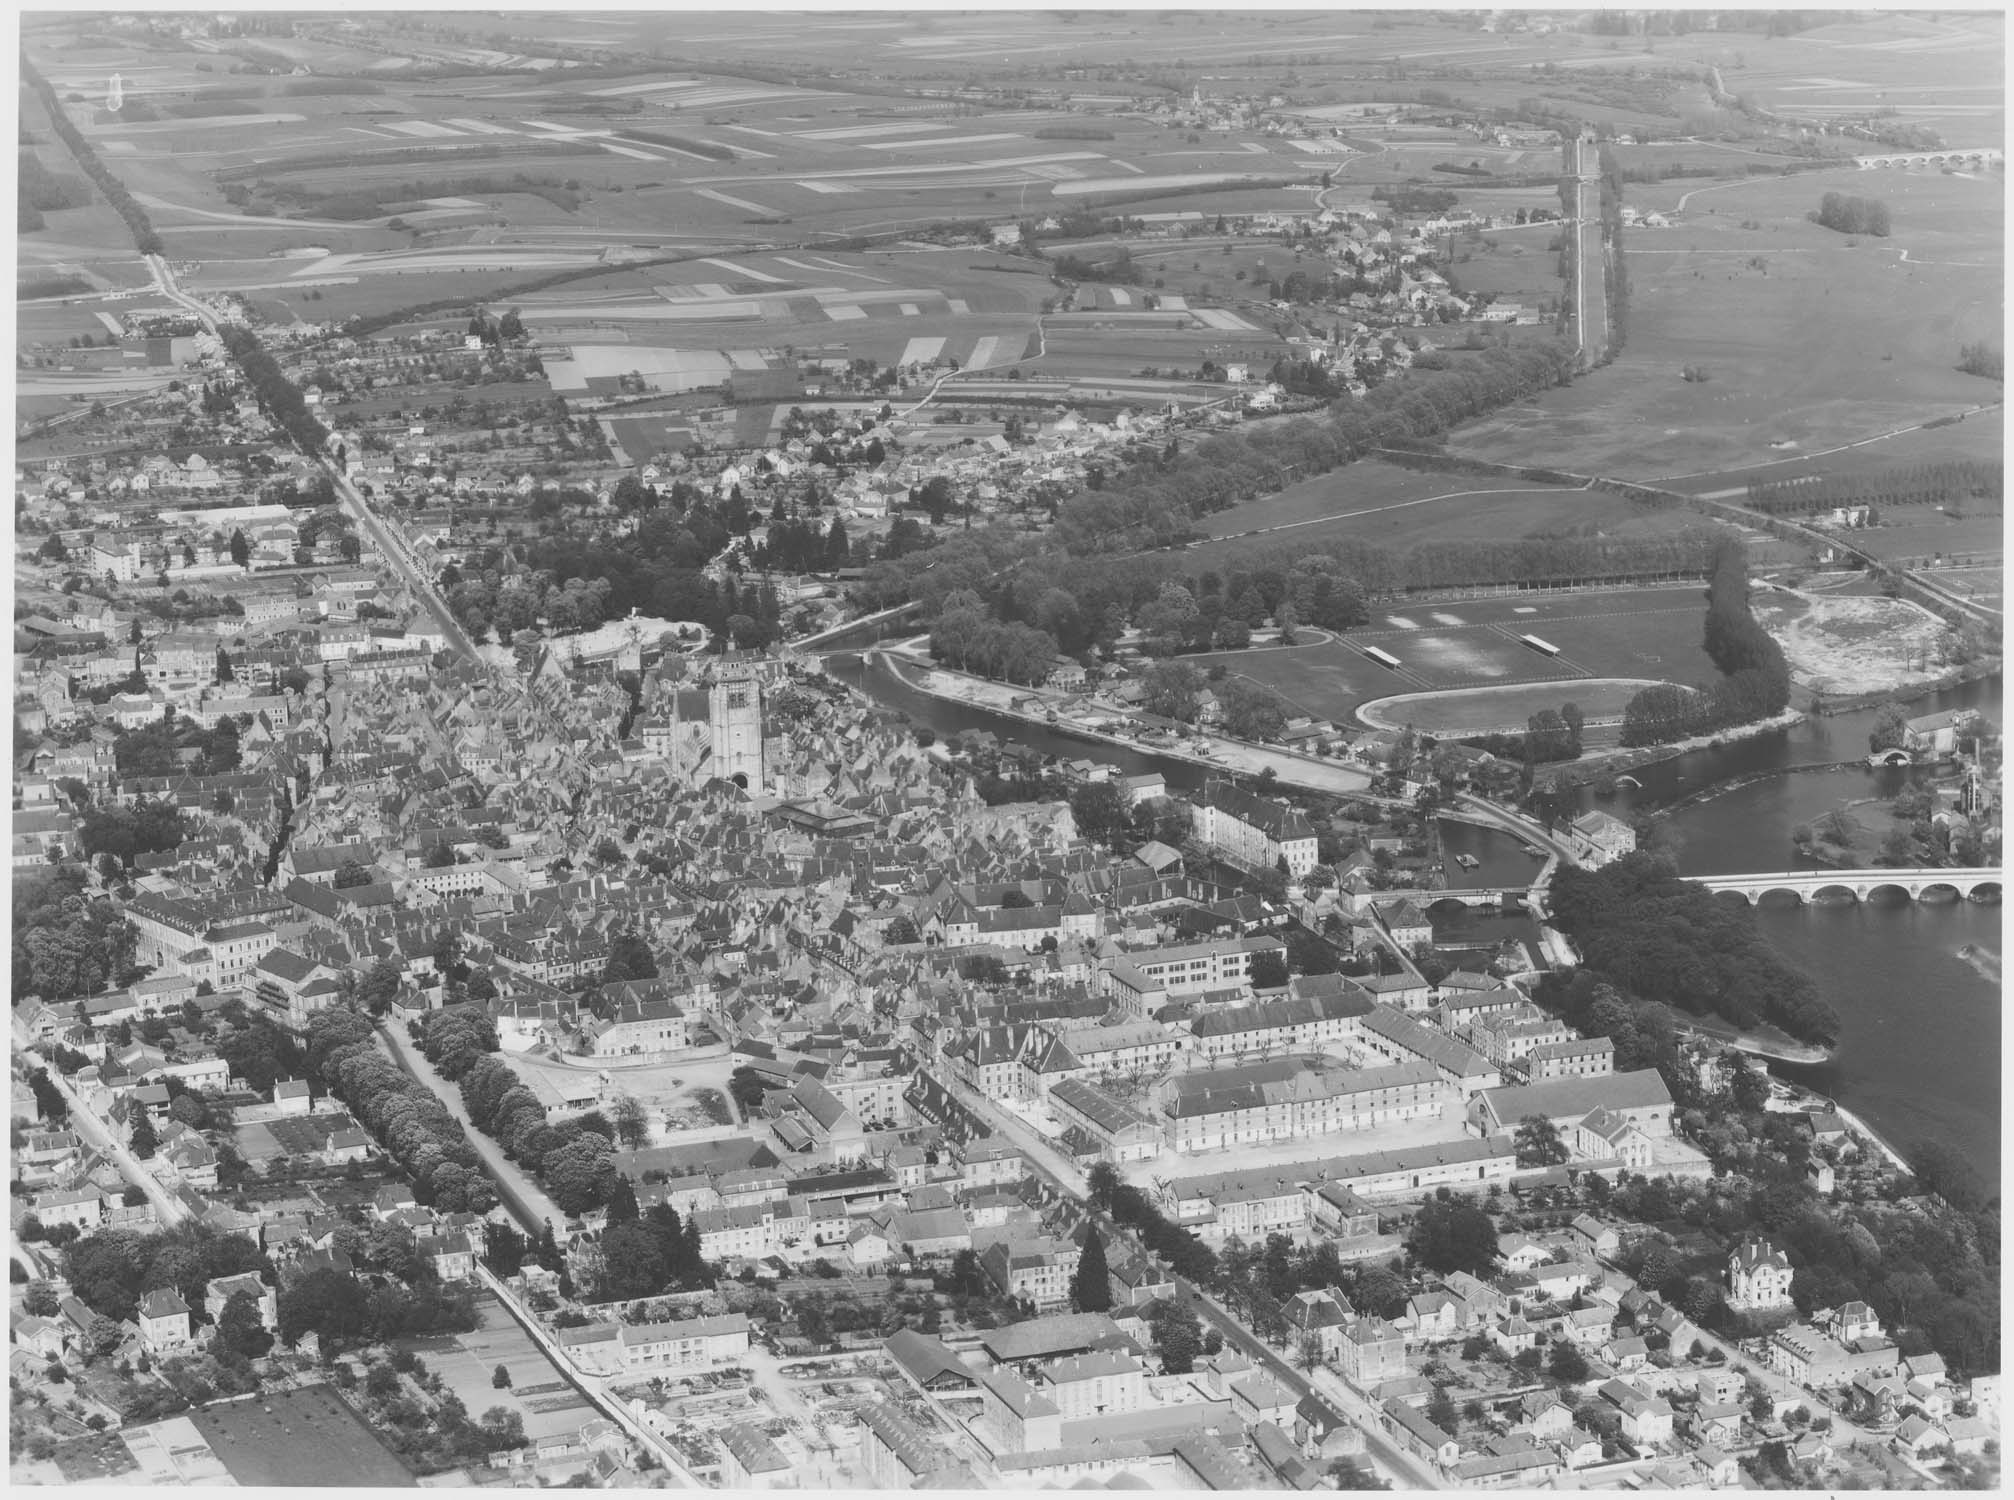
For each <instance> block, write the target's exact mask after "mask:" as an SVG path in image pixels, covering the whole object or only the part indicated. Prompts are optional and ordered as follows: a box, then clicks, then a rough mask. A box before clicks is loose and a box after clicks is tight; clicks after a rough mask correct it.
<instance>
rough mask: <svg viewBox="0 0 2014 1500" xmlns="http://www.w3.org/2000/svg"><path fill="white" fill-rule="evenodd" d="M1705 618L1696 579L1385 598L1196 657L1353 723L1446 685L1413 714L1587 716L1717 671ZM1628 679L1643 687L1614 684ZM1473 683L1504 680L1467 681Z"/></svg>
mask: <svg viewBox="0 0 2014 1500" xmlns="http://www.w3.org/2000/svg"><path fill="white" fill-rule="evenodd" d="M1704 623H1705V603H1704V599H1703V595H1702V591H1701V586H1699V585H1683V586H1677V587H1670V588H1645V589H1605V590H1599V591H1587V592H1576V593H1568V594H1537V595H1510V596H1502V597H1493V598H1485V599H1461V600H1454V601H1446V602H1429V603H1423V604H1412V603H1395V602H1388V603H1386V604H1382V605H1380V606H1379V607H1378V608H1377V610H1376V611H1375V613H1374V614H1373V616H1372V619H1371V622H1370V623H1369V624H1368V625H1367V626H1365V627H1363V628H1362V629H1360V630H1356V631H1352V632H1350V633H1349V634H1348V635H1346V636H1344V637H1342V638H1340V639H1338V640H1335V641H1325V642H1319V643H1315V644H1311V645H1307V646H1301V647H1289V648H1285V649H1271V650H1260V651H1239V652H1220V653H1215V654H1213V655H1210V656H1205V657H1197V658H1191V659H1192V660H1194V661H1196V662H1197V664H1198V665H1199V666H1204V667H1208V666H1210V665H1213V664H1215V663H1218V662H1221V663H1223V665H1224V666H1225V667H1227V668H1228V669H1229V670H1230V671H1232V672H1235V673H1237V674H1239V675H1240V676H1243V677H1246V678H1248V679H1250V680H1251V681H1253V682H1258V683H1262V684H1264V685H1265V686H1267V687H1269V688H1271V689H1272V690H1273V691H1274V692H1276V693H1278V694H1279V695H1280V697H1281V698H1283V699H1284V700H1286V702H1287V703H1289V704H1290V705H1291V706H1292V707H1294V708H1295V709H1296V710H1298V711H1299V712H1302V713H1306V714H1309V715H1311V716H1313V717H1316V718H1322V719H1327V720H1330V721H1331V722H1335V723H1349V722H1352V721H1353V720H1354V719H1355V717H1356V713H1357V709H1358V707H1359V706H1360V705H1362V704H1364V703H1367V702H1372V701H1376V700H1379V699H1387V698H1391V697H1394V696H1399V695H1422V694H1425V695H1432V694H1435V693H1436V692H1443V691H1444V692H1446V693H1448V695H1449V696H1447V697H1444V698H1441V697H1427V698H1422V699H1418V700H1417V706H1416V707H1413V708H1412V709H1411V714H1412V717H1413V718H1414V719H1415V720H1416V721H1417V722H1419V723H1420V724H1421V726H1422V727H1425V725H1426V722H1427V720H1429V719H1433V720H1435V721H1436V722H1437V723H1438V724H1440V725H1441V727H1444V728H1454V727H1460V728H1466V729H1470V730H1476V729H1486V728H1492V727H1495V726H1497V725H1499V724H1501V723H1506V722H1510V721H1511V720H1514V719H1515V720H1519V721H1521V720H1522V719H1523V718H1524V717H1527V716H1529V714H1531V713H1532V712H1535V711H1536V710H1537V709H1538V708H1544V707H1557V706H1558V705H1559V704H1560V703H1562V702H1564V701H1566V700H1567V699H1572V700H1573V701H1574V702H1576V703H1578V704H1579V705H1580V707H1581V710H1582V712H1583V713H1585V714H1587V715H1588V716H1590V717H1595V716H1597V715H1600V714H1603V713H1611V712H1620V710H1621V704H1622V703H1623V702H1626V701H1627V700H1628V698H1629V696H1630V695H1631V693H1633V692H1635V691H1636V690H1637V688H1639V687H1641V686H1642V684H1643V683H1645V682H1677V683H1682V684H1686V685H1688V686H1690V685H1693V684H1697V683H1704V682H1710V681H1712V680H1713V678H1714V676H1715V675H1716V674H1715V669H1714V666H1713V663H1712V661H1711V660H1710V659H1709V658H1708V657H1707V655H1706V653H1705V651H1704V650H1703V649H1702V648H1701V645H1700V640H1701V634H1702V631H1703V629H1704ZM1527 634H1529V635H1536V636H1538V637H1540V638H1541V639H1542V640H1544V641H1546V642H1548V643H1549V644H1551V645H1554V646H1557V647H1558V648H1559V655H1558V656H1556V657H1555V656H1547V655H1545V654H1544V653H1542V652H1540V651H1538V650H1536V649H1534V648H1533V647H1530V646H1527V645H1525V644H1524V643H1523V642H1522V641H1521V640H1519V639H1518V638H1519V637H1520V636H1523V635H1527ZM1371 646H1375V647H1377V648H1378V649H1380V650H1382V651H1385V652H1388V653H1389V654H1391V655H1392V656H1394V657H1396V658H1398V660H1399V666H1398V667H1397V668H1396V669H1394V668H1390V667H1385V666H1382V665H1380V664H1379V663H1377V662H1375V661H1373V660H1372V659H1371V658H1370V657H1368V656H1366V655H1365V654H1364V650H1365V648H1366V647H1371ZM1622 682H1631V683H1634V684H1635V686H1633V687H1630V688H1628V689H1627V690H1626V691H1625V690H1623V689H1622V688H1620V687H1617V686H1615V685H1614V684H1617V683H1622ZM1583 684H1585V686H1582V685H1583ZM1471 688H1491V689H1495V690H1497V691H1496V692H1493V693H1491V694H1487V695H1481V696H1475V697H1471V696H1469V695H1468V694H1467V693H1466V692H1465V691H1460V690H1466V689H1471ZM1522 703H1529V704H1530V705H1531V706H1530V707H1527V708H1525V709H1524V710H1523V712H1522V713H1517V712H1511V713H1509V714H1508V716H1506V712H1505V709H1506V705H1510V706H1512V707H1514V706H1515V705H1517V704H1522Z"/></svg>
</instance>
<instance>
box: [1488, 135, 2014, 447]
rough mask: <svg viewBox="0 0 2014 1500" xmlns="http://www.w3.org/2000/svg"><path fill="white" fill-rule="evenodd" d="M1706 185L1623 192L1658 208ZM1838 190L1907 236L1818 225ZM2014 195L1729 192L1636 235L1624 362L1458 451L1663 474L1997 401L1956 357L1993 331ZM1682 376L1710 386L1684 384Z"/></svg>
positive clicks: (1851, 183)
mask: <svg viewBox="0 0 2014 1500" xmlns="http://www.w3.org/2000/svg"><path fill="white" fill-rule="evenodd" d="M1695 191H1697V190H1696V189H1694V188H1691V187H1686V188H1682V189H1681V188H1677V187H1676V186H1675V185H1672V184H1665V185H1663V186H1662V187H1658V188H1650V189H1643V190H1641V195H1639V190H1638V189H1635V188H1632V189H1631V190H1630V192H1629V195H1628V197H1629V201H1631V202H1632V203H1639V204H1640V205H1642V206H1655V205H1656V203H1657V202H1658V201H1659V199H1660V198H1662V199H1664V200H1668V201H1672V202H1675V201H1676V199H1677V198H1678V197H1680V196H1684V195H1685V194H1690V193H1693V192H1695ZM1828 191H1838V192H1843V193H1854V194H1862V195H1872V196H1875V197H1878V198H1881V199H1883V200H1884V201H1886V202H1887V203H1889V205H1890V207H1891V210H1892V212H1893V216H1894V226H1895V227H1894V234H1893V236H1892V237H1891V238H1889V239H1885V240H1877V239H1866V238H1863V239H1860V240H1858V241H1857V242H1854V241H1852V240H1851V239H1849V237H1848V236H1845V235H1840V234H1836V233H1834V232H1833V231H1831V230H1828V229H1823V228H1821V227H1820V226H1818V225H1816V224H1812V223H1809V222H1807V221H1806V219H1805V218H1804V214H1805V213H1806V212H1807V211H1808V210H1811V209H1813V208H1815V207H1816V206H1817V203H1818V200H1819V198H1820V196H1821V195H1822V194H1824V193H1825V192H1828ZM2004 200H2005V187H2004V182H2003V181H2002V180H2001V179H2000V178H1999V177H1997V176H1995V177H1991V178H1987V177H1971V178H1968V177H1962V176H1943V175H1941V174H1940V175H1928V174H1923V173H1916V174H1910V173H1904V172H1899V171H1898V172H1859V171H1854V170H1842V171H1837V172H1815V173H1810V174H1805V175H1800V176H1798V177H1796V178H1794V179H1790V180H1788V181H1787V182H1786V181H1784V180H1778V179H1773V178H1772V179H1762V180H1757V181H1753V182H1740V183H1734V184H1729V185H1727V186H1726V187H1725V188H1724V189H1715V190H1713V192H1712V195H1711V196H1710V197H1707V198H1700V199H1698V200H1696V204H1695V205H1693V206H1689V207H1688V208H1687V209H1686V210H1685V211H1684V213H1683V215H1682V217H1681V220H1680V222H1679V223H1678V224H1677V225H1675V226H1674V227H1672V228H1668V229H1654V230H1653V229H1638V230H1630V231H1625V235H1624V248H1625V251H1626V253H1627V256H1628V263H1629V268H1630V282H1631V286H1632V288H1633V290H1632V296H1631V304H1630V313H1629V324H1630V328H1629V338H1628V343H1627V346H1626V347H1625V349H1624V350H1623V352H1622V354H1621V355H1620V356H1619V357H1618V358H1617V359H1616V360H1615V362H1614V363H1613V364H1612V365H1610V366H1609V367H1608V368H1607V369H1605V370H1603V371H1602V372H1600V373H1599V374H1598V375H1597V376H1596V377H1594V378H1591V379H1585V380H1581V381H1578V382H1576V383H1575V384H1574V385H1573V386H1571V387H1569V388H1566V389H1563V390H1559V391H1553V392H1548V393H1547V394H1546V395H1545V396H1544V397H1542V398H1541V399H1540V400H1538V401H1536V402H1533V403H1530V404H1528V405H1525V406H1521V407H1516V408H1511V409H1508V410H1506V411H1504V412H1502V413H1499V414H1497V415H1495V416H1493V417H1491V418H1488V419H1486V420H1484V421H1482V422H1478V423H1474V424H1471V425H1470V426H1468V427H1467V428H1465V429H1463V430H1462V431H1461V432H1460V433H1458V434H1456V436H1455V439H1454V446H1455V447H1457V449H1458V450H1459V451H1462V452H1466V453H1472V454H1475V455H1476V456H1478V457H1483V458H1490V459H1495V460H1498V461H1502V462H1509V463H1525V462H1551V463H1555V464H1558V465H1560V466H1562V467H1567V468H1573V469H1579V470H1583V471H1584V470H1587V469H1596V470H1601V471H1604V472H1610V473H1617V474H1621V475H1625V476H1629V477H1640V478H1654V477H1656V476H1658V475H1660V474H1690V473H1701V472H1711V471H1713V470H1716V469H1732V468H1735V467H1737V466H1741V465H1753V464H1764V463H1768V462H1770V461H1772V460H1777V459H1784V458H1789V457H1793V456H1795V454H1796V453H1797V451H1798V450H1800V449H1822V448H1827V447H1831V446H1834V445H1837V444H1840V443H1846V442H1851V441H1854V440H1857V439H1860V438H1864V437H1869V436H1872V435H1874V434H1876V433H1880V432H1884V431H1889V430H1892V429H1894V428H1897V427H1901V426H1905V425H1908V424H1910V423H1913V422H1920V421H1922V420H1923V419H1925V418H1926V417H1930V416H1935V415H1939V414H1946V413H1951V412H1955V411H1958V410H1961V409H1963V408H1966V407H1970V406H1973V405H1976V404H1979V403H1981V402H1984V401H1987V400H1990V399H1992V398H1993V396H1994V394H1995V391H1994V389H1993V387H1991V385H1990V384H1989V383H1987V382H1983V381H1980V380H1978V379H1977V378H1975V377H1972V376H1968V375H1964V374H1961V373H1959V372H1958V371H1957V369H1956V368H1954V367H1955V365H1956V362H1957V359H1958V349H1959V346H1960V345H1961V344H1963V343H1965V342H1967V341H1970V340H1973V339H1976V338H1979V337H1982V336H1985V335H1989V334H1990V333H1991V331H1992V328H1993V326H1995V325H1994V324H1993V322H1992V319H1991V315H1990V314H1989V313H1988V312H1987V311H1986V310H1987V309H1992V308H1996V307H1997V306H1998V305H1999V301H2000V285H2001V254H2000V245H1999V233H2000V230H1999V226H2000V221H2001V214H2002V208H2003V204H2004ZM1745 224H1747V225H1754V226H1756V227H1753V228H1744V227H1743V226H1744V225H1745ZM1709 294H1710V295H1709ZM1687 366H1695V367H1698V368H1701V369H1703V370H1704V371H1705V372H1706V374H1707V376H1708V378H1707V379H1706V380H1704V381H1699V382H1688V381H1685V380H1683V379H1682V378H1681V372H1682V371H1683V370H1684V369H1685V368H1686V367H1687Z"/></svg>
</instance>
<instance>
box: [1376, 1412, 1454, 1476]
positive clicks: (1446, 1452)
mask: <svg viewBox="0 0 2014 1500" xmlns="http://www.w3.org/2000/svg"><path fill="white" fill-rule="evenodd" d="M1382 1412H1383V1416H1384V1425H1385V1431H1387V1432H1389V1433H1390V1434H1391V1435H1392V1437H1393V1438H1395V1439H1396V1440H1397V1441H1398V1444H1399V1446H1400V1447H1401V1448H1404V1449H1405V1450H1406V1451H1407V1452H1408V1453H1411V1454H1412V1455H1413V1456H1414V1457H1416V1458H1423V1459H1425V1460H1426V1461H1427V1462H1428V1463H1430V1464H1437V1465H1439V1466H1440V1467H1441V1468H1443V1469H1445V1468H1449V1467H1450V1466H1452V1465H1453V1464H1454V1462H1455V1460H1456V1459H1457V1458H1458V1457H1460V1455H1461V1444H1460V1443H1459V1442H1457V1441H1456V1440H1455V1439H1454V1437H1453V1436H1452V1435H1451V1434H1449V1433H1446V1432H1443V1431H1441V1429H1440V1428H1438V1427H1436V1426H1435V1425H1434V1424H1433V1423H1432V1422H1429V1421H1428V1420H1427V1419H1426V1417H1425V1416H1424V1415H1423V1414H1422V1413H1420V1412H1417V1411H1415V1410H1413V1408H1412V1407H1410V1406H1408V1405H1407V1404H1406V1403H1405V1402H1403V1401H1398V1400H1392V1401H1387V1402H1385V1404H1384V1406H1383V1408H1382Z"/></svg>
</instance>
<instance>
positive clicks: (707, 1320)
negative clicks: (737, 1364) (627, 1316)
mask: <svg viewBox="0 0 2014 1500" xmlns="http://www.w3.org/2000/svg"><path fill="white" fill-rule="evenodd" d="M749 1326H750V1325H749V1321H748V1314H747V1313H738V1312H737V1313H722V1314H719V1315H717V1316H713V1317H702V1318H686V1319H682V1320H674V1321H672V1322H669V1323H625V1324H623V1325H622V1326H621V1327H620V1328H619V1329H617V1330H616V1348H617V1355H618V1358H619V1359H620V1360H621V1362H622V1365H623V1368H625V1369H632V1370H641V1369H657V1370H662V1369H671V1370H704V1369H708V1368H710V1367H712V1366H714V1365H719V1364H726V1363H728V1362H729V1361H731V1360H735V1359H739V1358H741V1357H742V1356H743V1355H745V1354H747V1353H748V1335H749Z"/></svg>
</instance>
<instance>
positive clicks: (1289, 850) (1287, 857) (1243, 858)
mask: <svg viewBox="0 0 2014 1500" xmlns="http://www.w3.org/2000/svg"><path fill="white" fill-rule="evenodd" d="M1194 828H1195V834H1196V837H1197V839H1198V840H1199V841H1201V842H1202V843H1204V844H1207V845H1209V846H1210V847H1211V848H1212V849H1214V850H1216V851H1217V852H1218V853H1220V854H1223V855H1226V856H1228V857H1229V858H1230V859H1232V860H1234V861H1236V862H1237V863H1239V864H1242V865H1244V866H1246V867H1247V868H1249V869H1254V870H1271V869H1274V868H1276V867H1277V866H1278V865H1279V864H1280V862H1281V861H1282V860H1284V861H1285V862H1286V866H1287V874H1288V876H1289V877H1291V878H1292V879H1295V880H1299V879H1300V878H1301V877H1302V876H1303V875H1305V874H1307V873H1308V872H1309V871H1310V870H1312V869H1314V867H1315V865H1316V863H1317V862H1318V861H1319V859H1320V857H1321V856H1320V853H1319V852H1318V851H1319V843H1318V841H1317V839H1316V837H1315V830H1314V826H1313V825H1312V824H1311V823H1309V822H1308V820H1307V818H1306V817H1304V816H1303V815H1302V814H1301V812H1300V811H1299V809H1297V808H1293V807H1288V806H1286V805H1285V804H1283V803H1279V802H1269V801H1267V800H1266V799H1265V798H1264V797H1256V796H1254V795H1252V793H1250V792H1247V791H1243V790H1241V789H1240V788H1238V787H1235V786H1230V785H1228V784H1226V783H1223V782H1213V783H1211V784H1210V786H1209V787H1208V788H1206V789H1205V790H1204V792H1203V795H1202V797H1201V799H1199V800H1198V802H1197V803H1196V816H1195V821H1194Z"/></svg>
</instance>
